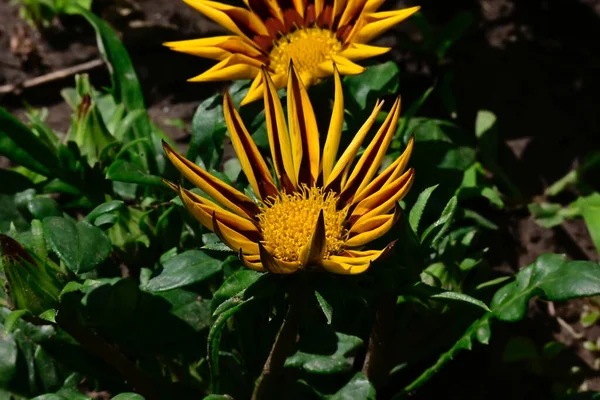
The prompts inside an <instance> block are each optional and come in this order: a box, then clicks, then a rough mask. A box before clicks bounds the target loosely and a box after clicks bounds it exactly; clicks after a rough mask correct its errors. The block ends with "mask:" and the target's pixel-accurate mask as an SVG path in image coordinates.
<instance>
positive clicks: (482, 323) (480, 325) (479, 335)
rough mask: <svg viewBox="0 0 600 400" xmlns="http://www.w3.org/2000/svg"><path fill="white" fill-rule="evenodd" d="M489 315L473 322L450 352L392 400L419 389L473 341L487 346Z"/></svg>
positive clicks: (469, 348) (467, 348)
mask: <svg viewBox="0 0 600 400" xmlns="http://www.w3.org/2000/svg"><path fill="white" fill-rule="evenodd" d="M491 317H492V314H491V313H487V314H485V315H484V316H483V317H481V318H480V319H478V320H476V321H475V322H473V323H472V324H471V325H470V326H469V327H468V328H467V330H466V331H465V333H464V334H463V335H462V336H461V337H460V339H458V341H457V342H456V343H454V345H453V346H452V347H451V348H450V350H448V351H446V352H445V353H443V354H442V355H441V356H440V357H439V358H438V360H437V362H436V363H435V364H434V365H433V366H432V367H430V368H428V369H427V370H425V371H424V372H423V373H422V374H421V375H419V377H417V379H415V380H414V381H413V382H411V383H410V384H409V385H408V386H406V387H405V388H404V390H403V391H402V393H401V394H399V395H397V396H394V397H393V398H394V399H399V398H402V395H405V394H408V393H410V392H413V391H414V390H416V389H418V388H419V387H421V386H422V385H423V384H425V383H426V382H427V381H428V380H430V379H431V378H432V377H433V376H434V375H435V374H436V373H437V372H438V371H439V370H440V369H441V368H442V367H443V366H444V365H446V364H447V363H448V362H449V361H451V360H452V359H454V357H455V356H456V355H457V354H458V353H460V352H461V351H462V350H471V348H472V346H473V341H474V340H478V341H479V342H480V343H483V344H487V343H488V342H489V339H490V335H491V331H490V318H491Z"/></svg>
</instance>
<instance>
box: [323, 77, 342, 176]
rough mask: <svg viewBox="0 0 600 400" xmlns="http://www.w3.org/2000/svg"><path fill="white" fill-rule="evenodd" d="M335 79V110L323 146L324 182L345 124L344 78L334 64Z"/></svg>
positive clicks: (333, 160)
mask: <svg viewBox="0 0 600 400" xmlns="http://www.w3.org/2000/svg"><path fill="white" fill-rule="evenodd" d="M334 80H335V98H334V100H333V110H332V112H331V121H330V122H329V130H328V131H327V139H326V140H325V146H324V147H323V157H322V158H323V160H322V162H323V167H322V174H323V182H327V181H328V179H329V174H330V173H331V170H332V169H333V164H334V163H335V159H336V157H337V152H338V148H339V146H340V138H341V137H342V127H343V125H344V92H343V89H342V79H341V78H340V73H339V71H338V70H337V68H335V66H334Z"/></svg>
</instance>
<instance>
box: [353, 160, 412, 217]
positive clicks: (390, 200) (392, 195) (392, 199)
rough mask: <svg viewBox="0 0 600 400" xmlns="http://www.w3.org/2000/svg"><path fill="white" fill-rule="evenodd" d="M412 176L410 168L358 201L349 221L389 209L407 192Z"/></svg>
mask: <svg viewBox="0 0 600 400" xmlns="http://www.w3.org/2000/svg"><path fill="white" fill-rule="evenodd" d="M414 177H415V174H414V170H413V169H412V168H411V169H409V170H408V171H406V172H405V173H404V174H403V175H402V176H401V177H399V178H397V179H396V180H395V181H393V182H391V183H389V184H388V185H385V186H384V187H383V188H381V190H379V191H377V192H375V193H373V194H372V195H370V196H369V197H367V198H365V199H364V200H362V201H360V202H359V203H358V204H357V205H356V207H355V208H354V210H353V211H352V214H351V215H350V218H349V221H350V223H354V221H357V222H358V221H360V220H361V219H367V218H370V217H372V216H375V215H379V214H383V213H386V212H388V211H389V210H391V209H392V208H393V207H394V206H395V205H396V203H397V202H398V201H400V200H401V199H402V198H403V197H404V196H405V195H406V193H408V191H409V190H410V187H411V186H412V183H413V181H414Z"/></svg>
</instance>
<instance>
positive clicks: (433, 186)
mask: <svg viewBox="0 0 600 400" xmlns="http://www.w3.org/2000/svg"><path fill="white" fill-rule="evenodd" d="M23 1H25V0H23ZM63 5H64V8H61V9H60V10H59V11H55V12H56V13H69V14H73V15H80V16H82V17H83V18H85V20H87V21H88V22H89V23H90V25H91V26H92V27H93V28H94V29H95V31H96V33H97V37H98V47H99V49H100V52H101V53H102V55H103V57H104V58H105V59H106V60H107V62H108V63H109V64H110V69H109V70H110V75H111V80H112V81H111V82H112V85H111V88H109V90H108V91H99V90H97V89H95V88H93V87H92V86H91V84H90V82H89V80H88V78H87V77H86V76H78V77H76V79H75V88H71V89H65V90H63V91H62V93H61V94H62V95H63V98H64V99H65V101H66V102H67V103H68V104H69V105H70V106H71V108H72V110H73V116H72V119H71V127H70V130H69V132H68V134H67V135H66V137H64V138H63V137H61V136H60V135H59V134H57V133H56V132H54V131H53V130H52V129H50V128H49V127H48V126H47V125H46V124H45V123H44V115H43V113H37V112H34V111H31V112H30V113H29V114H30V115H29V119H30V122H29V124H28V125H25V124H23V123H21V122H19V121H18V120H17V119H16V118H14V117H13V116H11V115H10V114H9V113H8V112H6V111H5V110H3V109H0V154H1V155H3V156H5V157H6V158H8V159H9V160H10V162H11V168H8V169H3V170H0V180H1V181H2V185H0V245H2V254H1V255H0V260H1V261H2V264H1V266H2V268H1V270H0V271H1V272H0V281H1V283H2V284H3V285H2V287H4V286H6V287H7V290H4V289H1V290H0V397H1V398H4V397H7V396H13V397H15V398H34V399H51V400H54V399H56V400H60V399H76V400H77V399H86V398H88V397H89V396H88V394H89V393H92V392H104V391H105V392H107V393H109V394H110V396H112V398H113V399H116V400H138V399H144V398H146V399H148V400H150V399H152V398H204V399H211V400H218V399H231V398H240V399H242V398H251V396H252V395H253V393H255V385H256V383H257V382H259V386H260V382H265V381H268V380H269V375H270V374H272V373H275V374H276V376H275V378H274V380H271V382H272V383H271V385H272V386H273V388H275V389H276V390H277V391H278V392H277V393H278V394H279V395H280V396H281V398H291V399H296V398H298V399H299V398H316V399H329V400H341V399H358V400H362V399H364V400H371V399H375V398H377V396H382V393H385V394H386V395H389V394H391V393H393V391H394V390H395V391H396V392H397V395H396V397H395V398H405V397H406V396H409V395H410V394H411V393H412V392H414V391H416V390H417V389H418V388H419V387H421V386H422V385H424V384H426V383H427V382H428V381H429V380H430V379H431V378H432V377H433V376H434V375H435V374H437V373H438V372H439V371H440V370H441V369H442V368H443V367H444V366H446V365H447V364H448V363H449V362H450V361H451V360H452V359H454V358H455V357H457V356H458V354H459V353H460V352H461V351H462V350H471V349H472V348H473V347H475V346H474V344H476V343H480V344H486V345H487V344H488V343H490V340H491V339H492V328H493V327H494V326H495V325H496V324H500V323H501V322H514V321H519V320H522V319H523V318H524V317H525V315H526V314H527V307H528V303H529V301H530V299H531V298H533V297H536V296H539V297H541V298H542V299H545V300H550V301H562V300H567V299H571V298H576V297H586V296H595V295H598V294H600V281H599V279H598V276H600V270H599V268H600V266H599V265H598V264H596V263H592V262H587V261H567V259H566V258H565V257H563V256H559V255H555V254H546V255H542V256H541V257H539V258H538V260H537V261H536V262H535V263H534V264H532V265H530V266H528V267H526V268H524V269H522V270H521V271H519V272H518V273H517V274H516V277H515V279H514V280H511V279H512V277H511V276H498V275H495V274H493V273H492V271H491V269H490V265H489V260H488V257H486V252H487V249H488V247H489V245H490V243H489V240H490V233H492V232H494V231H496V230H498V229H499V228H498V225H497V224H496V222H498V221H497V219H494V218H493V217H491V216H490V214H492V213H493V212H498V211H499V210H503V209H504V208H505V207H512V206H513V205H514V202H518V201H520V198H521V194H520V192H519V190H518V188H517V187H516V186H515V185H514V183H513V182H512V179H511V177H510V176H509V175H508V174H507V173H506V172H505V168H504V165H503V163H502V159H501V157H500V153H501V151H502V148H501V143H502V142H501V140H500V139H501V137H500V131H499V121H497V118H496V116H495V115H494V114H493V113H491V112H489V111H485V110H482V111H480V112H479V113H478V114H477V116H476V119H475V120H474V121H473V125H474V127H475V130H474V132H467V131H466V130H464V129H463V128H462V127H461V126H459V125H458V124H457V123H456V122H453V121H448V120H445V119H443V118H436V119H432V118H426V117H423V116H421V115H420V114H421V110H422V109H423V107H424V106H425V105H426V104H427V102H428V101H430V99H432V98H435V96H438V95H439V96H441V98H442V102H443V104H444V106H445V107H446V109H447V111H448V112H449V115H450V117H452V118H454V117H456V109H457V108H456V104H455V99H454V98H453V97H452V95H451V93H450V92H449V89H448V88H449V87H450V81H451V79H452V75H451V74H445V75H444V76H443V77H442V78H441V79H440V83H439V85H436V86H433V87H430V88H427V90H425V91H424V92H423V93H422V94H421V95H418V96H416V98H414V99H409V102H408V103H412V104H405V106H404V109H405V110H406V111H403V112H402V117H401V120H400V122H399V125H398V128H397V130H396V132H395V135H394V136H393V139H392V143H391V146H390V149H389V151H388V154H386V156H385V158H384V162H383V164H384V165H383V166H384V167H385V166H387V165H389V164H390V163H391V162H393V160H395V159H396V158H397V157H398V155H399V154H400V153H401V151H402V150H403V149H404V148H405V147H406V146H407V144H408V143H409V140H411V137H414V141H415V150H414V153H413V156H412V158H411V161H410V166H411V167H414V168H415V170H416V171H417V172H416V174H417V175H416V176H417V179H416V181H415V183H414V185H413V187H412V190H411V192H410V194H409V195H408V196H406V197H405V198H404V200H403V201H402V202H401V204H400V207H401V209H402V212H401V215H400V218H399V220H398V222H397V224H396V226H395V227H394V229H393V230H391V231H390V232H389V233H388V234H386V235H385V236H384V237H382V238H379V239H377V241H375V243H374V247H373V248H379V249H381V248H383V247H385V246H386V245H388V244H389V243H390V242H394V241H395V246H394V247H393V249H392V250H391V251H390V252H389V254H386V257H384V259H382V260H378V261H377V262H376V263H373V265H371V267H370V268H369V270H368V271H367V272H365V273H364V274H361V275H359V276H352V277H348V276H332V275H331V274H326V273H324V272H323V271H322V270H318V271H312V270H311V271H302V272H301V273H298V274H295V275H292V276H276V275H274V274H263V273H258V272H255V271H252V270H249V269H246V268H244V267H243V265H242V263H241V262H240V260H239V255H238V254H236V253H235V252H231V251H230V250H229V249H228V248H227V246H225V245H223V243H221V242H220V240H219V237H218V236H217V235H216V234H214V233H211V232H208V231H207V230H206V229H204V228H202V227H201V226H200V225H199V224H198V223H197V222H196V221H195V220H193V218H192V217H191V216H190V215H189V214H188V213H187V211H186V210H185V208H184V207H183V204H182V202H181V200H179V199H177V198H175V199H174V197H175V196H174V194H173V193H172V192H170V190H169V189H168V188H167V187H166V186H165V185H164V184H163V178H164V179H169V180H175V179H176V177H178V175H176V174H175V173H174V171H173V170H172V168H171V167H170V166H169V164H168V163H167V162H166V160H165V156H164V153H163V150H162V148H161V140H162V139H165V138H164V137H163V136H164V135H163V134H162V133H161V132H160V130H159V129H158V128H157V127H156V126H155V125H154V124H153V123H152V122H151V121H150V118H149V115H148V112H147V110H146V107H145V104H144V99H143V96H142V91H141V86H140V82H139V81H138V79H137V76H136V74H135V69H134V67H133V65H132V62H131V59H130V58H129V55H128V54H127V51H126V50H125V48H124V47H123V45H122V43H121V42H120V40H119V37H118V35H117V33H116V32H114V31H113V30H112V29H111V28H110V26H109V25H108V23H106V22H105V21H103V20H101V19H100V18H98V17H97V16H95V15H94V14H93V13H91V12H90V11H89V3H85V4H80V5H79V6H78V5H76V4H75V3H71V2H69V3H68V4H67V3H64V4H63ZM57 10H58V9H57ZM417 23H418V25H419V26H420V28H421V30H422V33H423V43H422V46H421V47H420V50H419V51H421V52H423V53H425V54H426V55H428V56H431V57H433V58H434V59H435V60H436V62H437V63H439V64H442V63H443V62H444V59H445V58H446V57H447V55H448V51H449V50H450V49H451V47H452V45H453V44H454V43H455V42H456V41H457V40H458V39H459V38H460V37H461V36H462V35H463V34H464V33H465V32H466V31H467V30H468V29H469V27H470V25H471V23H472V16H471V15H470V14H467V13H463V14H460V15H458V16H456V17H455V18H453V19H451V21H450V23H449V24H448V25H447V26H446V27H444V28H443V29H441V30H440V31H439V32H438V31H435V30H433V28H431V26H429V24H428V23H427V22H426V21H425V20H424V19H423V17H422V16H420V17H418V18H417ZM401 83H402V81H401V79H400V68H399V67H398V65H397V64H396V63H395V62H392V61H388V62H385V63H382V64H373V65H370V66H368V68H367V70H366V71H365V73H363V74H362V75H356V76H346V77H344V79H343V88H344V92H345V96H346V97H345V99H346V101H345V104H346V107H345V108H346V109H345V113H344V124H343V135H342V138H341V148H344V146H345V145H347V144H348V143H349V141H350V140H351V139H352V135H354V133H355V132H356V131H357V130H358V129H359V127H360V126H361V125H362V123H363V122H364V119H365V115H367V114H369V113H370V112H371V109H372V106H373V104H374V101H375V100H376V99H378V98H379V99H383V98H386V100H387V99H390V98H393V97H394V96H396V95H397V93H398V92H399V90H400V89H401ZM331 85H332V83H331V80H329V81H326V82H324V83H323V84H322V85H317V86H315V87H313V88H312V89H311V91H310V95H311V101H312V102H313V105H314V108H315V110H316V112H317V117H318V124H319V127H320V128H323V126H326V125H323V124H324V123H325V124H326V123H328V119H329V110H330V107H331V95H330V93H331V92H330V91H329V92H327V93H328V95H327V96H322V95H321V94H322V93H325V92H326V91H327V90H329V89H330V88H331ZM248 88H249V82H248V81H238V82H235V83H233V84H232V85H231V86H230V87H229V88H228V90H229V93H230V94H231V95H232V98H233V100H234V103H235V104H239V102H240V100H241V99H242V98H243V97H244V95H245V94H246V93H247V91H248ZM281 95H285V94H284V93H281ZM410 100H412V102H411V101H410ZM222 103H223V95H222V94H220V93H217V94H214V95H212V96H210V97H208V98H207V99H205V100H204V101H202V102H201V103H200V105H199V106H198V108H197V110H196V113H195V114H194V117H193V120H192V124H191V127H192V129H191V137H190V145H189V147H188V149H187V157H188V158H189V159H191V160H193V161H194V162H196V163H197V164H198V165H200V166H201V167H202V168H204V169H205V170H207V171H208V172H209V173H211V174H213V175H215V176H218V177H219V178H220V179H222V180H224V181H226V182H227V183H229V184H231V185H233V186H234V187H236V188H237V189H238V190H240V191H241V192H244V193H247V194H248V196H249V197H250V198H252V199H254V200H255V201H257V202H258V200H257V199H256V196H255V195H254V194H253V193H252V190H251V189H249V185H248V181H247V179H246V178H245V177H244V176H243V174H242V173H241V172H242V170H241V164H240V161H239V160H238V159H237V158H235V157H230V156H229V155H228V151H226V150H227V149H226V146H225V145H224V142H227V141H226V137H227V135H228V132H227V128H226V124H225V120H224V117H223V106H222ZM240 114H241V116H242V119H244V121H247V122H248V124H247V125H248V128H249V131H250V132H251V133H252V137H253V139H254V140H255V141H256V143H257V145H258V147H259V149H260V150H261V151H264V154H265V155H267V156H268V155H269V154H270V153H269V146H268V142H267V140H266V137H267V133H266V126H265V115H264V110H262V105H261V104H260V102H256V103H253V104H250V105H248V106H244V107H242V108H241V109H240ZM386 116H387V113H386V112H382V113H381V115H379V116H378V117H377V120H376V122H375V127H374V130H375V129H377V128H378V127H379V126H380V125H381V123H382V122H383V120H384V118H385V117H386ZM323 121H325V122H323ZM175 125H180V123H179V122H177V123H176V124H175ZM361 151H362V149H361ZM594 162H596V161H591V162H590V163H588V164H585V166H586V167H585V168H586V169H585V170H586V171H587V170H589V169H591V168H593V167H594V165H595V164H594ZM268 163H269V167H272V164H270V160H269V162H268ZM583 172H584V169H581V168H580V169H579V170H577V173H576V174H571V175H569V177H568V179H567V178H565V179H564V180H563V182H561V183H560V184H559V185H553V188H554V189H552V193H553V194H548V196H552V195H554V194H556V193H557V192H560V190H563V189H564V188H565V187H567V186H569V185H571V184H574V183H581V181H580V178H581V177H582V176H583ZM574 176H575V178H574ZM565 182H566V183H565ZM181 184H182V185H184V186H185V185H188V183H187V182H181ZM561 185H562V186H561ZM186 187H187V186H186ZM557 188H558V189H557ZM559 189H560V190H559ZM193 191H194V192H195V193H197V194H200V195H203V196H204V195H205V194H204V193H202V192H201V191H199V190H198V189H193ZM583 193H584V194H583ZM598 199H599V196H598V193H596V192H594V191H585V192H583V191H582V195H581V196H579V198H578V199H577V200H576V201H574V202H572V203H571V204H569V205H563V204H559V203H558V202H555V203H550V202H549V201H544V202H542V203H539V204H532V205H530V210H531V212H532V214H534V216H535V217H536V220H537V221H538V222H539V223H540V224H542V225H544V226H547V227H551V226H556V225H558V224H560V223H562V222H563V221H564V219H565V218H575V217H579V216H581V217H583V219H584V221H585V223H586V225H587V226H588V228H589V231H590V235H591V238H592V240H593V241H594V243H595V244H596V246H597V247H598V246H599V240H600V239H599V238H600V220H599V219H598V215H600V212H599V211H598V208H599V204H600V203H599V201H598ZM224 250H225V251H224ZM507 281H510V282H508V283H507ZM498 287H499V289H498ZM495 289H498V290H497V291H496V292H495V294H494V293H493V292H494V290H495ZM597 314H598V313H597V311H592V312H590V313H589V314H586V315H584V316H582V324H583V325H584V326H589V325H591V324H593V323H594V322H595V321H596V320H597V318H598V315H597ZM381 326H383V328H382V327H381ZM379 329H386V330H387V332H384V334H381V335H380V332H379ZM281 343H283V344H281ZM594 346H595V345H594ZM281 349H284V350H281ZM378 351H379V352H380V353H379V354H378V353H377V352H378ZM561 351H562V347H561V346H560V344H557V343H554V344H552V343H550V344H547V345H545V346H541V345H538V344H537V343H531V342H530V341H529V340H528V339H526V338H523V337H515V338H513V339H512V340H511V341H509V343H508V345H507V346H506V347H505V349H504V352H503V362H506V363H518V362H525V363H528V365H529V366H530V367H532V368H533V367H536V368H537V367H538V366H539V365H538V364H540V362H541V361H540V360H542V359H552V358H553V357H557V356H558V355H559V353H560V352H561ZM279 352H283V353H284V354H280V353H279ZM377 357H384V358H385V362H383V363H381V365H377V363H378V362H377ZM273 358H278V359H279V361H280V365H281V367H280V368H278V369H277V371H271V370H270V369H269V368H265V364H267V367H268V361H267V360H272V359H273ZM428 362H431V363H433V365H432V366H431V367H430V368H428V369H425V370H423V369H422V367H423V365H427V363H428ZM394 365H395V367H393V366H394ZM392 367H393V368H392ZM378 368H379V371H378ZM277 374H279V375H277ZM415 377H416V378H415ZM382 387H384V388H385V389H386V391H385V392H379V393H378V390H380V388H382ZM3 396H4V397H3Z"/></svg>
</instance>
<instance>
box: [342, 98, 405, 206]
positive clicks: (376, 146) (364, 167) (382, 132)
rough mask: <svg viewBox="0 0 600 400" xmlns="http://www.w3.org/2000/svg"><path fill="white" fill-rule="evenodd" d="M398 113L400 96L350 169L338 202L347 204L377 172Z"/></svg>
mask: <svg viewBox="0 0 600 400" xmlns="http://www.w3.org/2000/svg"><path fill="white" fill-rule="evenodd" d="M399 115H400V98H399V97H398V98H397V99H396V102H395V103H394V105H393V106H392V109H391V110H390V113H389V114H388V116H387V117H386V119H385V121H384V122H383V124H382V125H381V127H380V128H379V130H378V131H377V134H376V135H375V137H374V138H373V140H372V141H371V143H370V144H369V146H367V148H366V150H365V152H364V153H363V155H362V156H361V157H360V158H359V160H358V162H357V163H356V166H355V167H354V169H353V170H352V173H351V174H350V177H349V178H348V181H347V182H346V184H345V185H344V187H343V188H342V192H341V193H340V199H339V203H340V204H347V203H348V202H349V201H351V199H352V198H353V196H354V195H356V193H358V192H360V191H361V190H362V189H363V188H364V187H366V186H367V185H368V184H369V182H370V181H371V179H372V178H373V176H375V174H376V173H377V170H378V169H379V166H380V165H381V160H383V157H384V156H385V153H386V151H387V149H388V147H389V145H390V142H391V141H392V136H393V135H394V133H395V132H396V125H397V124H398V116H399Z"/></svg>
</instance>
